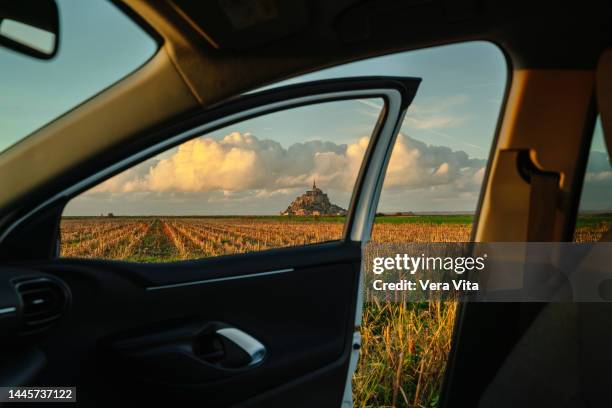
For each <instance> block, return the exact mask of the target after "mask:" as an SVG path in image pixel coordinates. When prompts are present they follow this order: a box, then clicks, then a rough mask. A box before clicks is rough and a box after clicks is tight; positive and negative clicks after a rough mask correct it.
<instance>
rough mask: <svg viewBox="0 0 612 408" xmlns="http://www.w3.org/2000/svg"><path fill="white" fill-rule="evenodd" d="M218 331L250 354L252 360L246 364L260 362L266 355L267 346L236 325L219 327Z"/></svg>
mask: <svg viewBox="0 0 612 408" xmlns="http://www.w3.org/2000/svg"><path fill="white" fill-rule="evenodd" d="M216 333H217V335H219V336H221V337H223V338H225V339H227V340H229V341H230V342H232V343H233V344H235V345H236V346H238V347H239V348H240V349H241V350H242V351H243V352H244V353H246V354H247V355H248V356H249V358H250V361H249V362H248V363H247V364H246V366H253V365H255V364H258V363H260V362H261V361H262V360H263V359H264V357H265V356H266V347H265V346H264V345H263V344H261V342H259V341H258V340H257V339H255V338H254V337H253V336H251V335H249V334H247V333H245V332H243V331H242V330H239V329H236V328H235V327H224V328H222V329H218V330H217V332H216Z"/></svg>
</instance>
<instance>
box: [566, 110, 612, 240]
mask: <svg viewBox="0 0 612 408" xmlns="http://www.w3.org/2000/svg"><path fill="white" fill-rule="evenodd" d="M610 223H612V166H611V165H610V156H609V154H608V150H607V148H606V144H605V140H604V134H603V129H602V126H601V118H600V117H598V118H597V121H596V123H595V131H594V132H593V140H592V142H591V150H590V151H589V158H588V161H587V167H586V172H585V175H584V184H583V186H582V194H581V196H580V205H579V206H578V219H577V220H576V230H575V233H574V240H575V241H577V242H594V241H599V240H600V239H601V238H602V237H603V236H604V235H605V234H606V233H607V232H608V229H609V225H610Z"/></svg>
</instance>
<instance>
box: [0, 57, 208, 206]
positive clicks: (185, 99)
mask: <svg viewBox="0 0 612 408" xmlns="http://www.w3.org/2000/svg"><path fill="white" fill-rule="evenodd" d="M135 101H138V103H135ZM197 106H198V102H197V100H196V99H195V98H194V96H193V94H192V93H191V91H190V90H189V88H188V87H187V86H186V85H185V83H184V82H183V80H182V78H181V77H180V75H179V74H178V72H177V71H176V69H175V68H174V65H173V64H172V63H171V61H170V58H169V56H168V53H167V51H166V49H165V47H162V48H161V49H160V50H159V51H158V53H157V54H156V55H155V56H154V57H153V58H152V59H151V60H150V61H149V62H147V63H146V64H145V65H144V66H143V67H142V68H140V69H139V70H137V71H135V72H134V73H132V74H131V75H129V76H128V77H126V78H125V79H123V80H121V81H119V82H118V83H116V84H115V85H113V86H111V87H110V88H108V89H106V90H105V91H103V92H102V93H100V94H98V95H96V96H95V97H94V98H92V99H90V100H89V101H87V102H85V103H83V104H82V105H80V106H78V107H77V108H75V109H73V110H72V111H70V112H68V113H67V114H65V115H63V116H62V117H60V118H59V119H57V120H55V121H53V122H51V123H50V124H48V125H47V126H45V127H43V128H41V129H40V130H38V131H36V132H35V133H33V134H32V135H30V136H28V137H27V138H25V139H23V140H22V141H21V142H19V143H17V144H16V145H14V146H13V147H12V148H10V149H9V150H7V151H6V152H4V153H3V154H2V155H1V156H0V185H1V186H2V189H0V207H4V206H6V205H8V204H10V203H11V202H13V200H18V199H20V198H21V197H23V196H24V195H26V194H28V193H29V192H31V191H32V190H33V189H35V188H37V187H39V186H41V185H44V184H45V183H48V182H50V181H51V180H54V179H56V178H57V177H58V176H59V175H60V174H62V172H64V171H66V170H67V169H69V168H73V167H74V166H78V165H79V164H80V163H82V162H84V161H86V160H89V159H90V158H91V156H92V155H94V154H96V153H98V152H101V151H104V150H106V149H108V148H111V147H112V146H113V145H116V144H117V143H118V142H120V141H122V140H124V139H126V138H127V137H129V136H133V135H134V134H135V133H137V132H139V131H141V130H143V129H146V128H148V127H151V126H154V125H155V124H159V123H161V122H163V121H165V120H167V119H169V118H171V117H173V116H175V115H177V114H180V113H182V112H185V111H187V110H189V109H191V108H194V107H197Z"/></svg>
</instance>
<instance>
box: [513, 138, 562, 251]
mask: <svg viewBox="0 0 612 408" xmlns="http://www.w3.org/2000/svg"><path fill="white" fill-rule="evenodd" d="M517 166H518V170H519V174H520V175H521V177H522V178H523V180H525V181H526V182H527V183H529V216H528V225H527V242H549V241H553V240H554V238H555V236H554V232H555V221H556V213H557V203H558V200H559V195H560V188H559V182H560V180H561V175H560V174H559V173H557V172H553V171H544V170H541V169H539V168H538V167H537V166H536V165H535V164H534V163H533V161H532V160H531V157H530V153H529V150H521V151H519V153H518V155H517Z"/></svg>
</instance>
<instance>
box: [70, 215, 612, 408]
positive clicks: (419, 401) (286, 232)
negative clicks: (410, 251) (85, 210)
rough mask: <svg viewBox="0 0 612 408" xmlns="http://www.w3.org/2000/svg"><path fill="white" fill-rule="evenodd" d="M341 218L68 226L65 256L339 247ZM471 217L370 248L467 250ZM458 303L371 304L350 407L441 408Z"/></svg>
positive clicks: (390, 220) (414, 228)
mask: <svg viewBox="0 0 612 408" xmlns="http://www.w3.org/2000/svg"><path fill="white" fill-rule="evenodd" d="M343 221H344V219H342V218H340V217H328V218H327V217H326V218H310V217H291V218H284V217H81V218H79V217H68V218H64V219H63V220H62V225H61V240H62V245H61V255H62V256H64V257H80V258H104V259H117V260H130V261H139V262H164V261H166V262H167V261H177V260H184V259H197V258H203V257H210V256H219V255H229V254H236V253H244V252H252V251H260V250H265V249H271V248H279V247H287V246H297V245H304V244H312V243H317V242H324V241H330V240H335V239H338V238H340V237H341V235H342V229H343ZM608 221H609V220H608V217H607V216H605V217H600V216H586V217H582V218H580V219H579V222H578V226H577V228H576V234H575V239H576V241H581V242H584V241H595V240H597V239H599V238H600V237H601V236H602V234H603V233H605V231H606V230H607V229H608ZM471 225H472V217H471V216H466V215H445V216H441V215H431V216H406V217H380V218H378V219H377V222H376V224H375V226H374V229H373V233H372V240H373V241H375V242H465V241H468V240H469V235H470V231H471ZM456 306H457V305H456V303H454V302H421V303H407V304H402V303H379V302H373V303H368V304H367V305H366V306H365V307H364V315H363V323H362V327H361V334H362V348H361V357H360V361H359V365H358V369H357V372H356V374H355V376H354V379H353V396H354V403H355V406H356V407H385V406H391V407H400V406H401V407H432V406H437V404H438V396H439V389H440V385H441V382H442V378H443V375H444V367H445V364H446V359H447V356H448V353H449V351H450V346H451V336H452V329H453V325H454V320H455V311H456Z"/></svg>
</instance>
